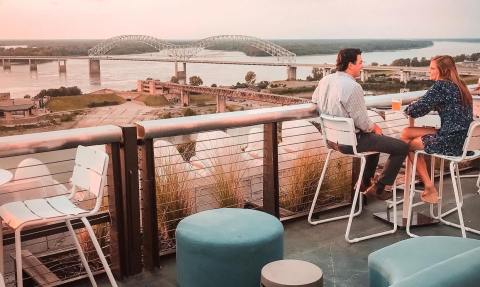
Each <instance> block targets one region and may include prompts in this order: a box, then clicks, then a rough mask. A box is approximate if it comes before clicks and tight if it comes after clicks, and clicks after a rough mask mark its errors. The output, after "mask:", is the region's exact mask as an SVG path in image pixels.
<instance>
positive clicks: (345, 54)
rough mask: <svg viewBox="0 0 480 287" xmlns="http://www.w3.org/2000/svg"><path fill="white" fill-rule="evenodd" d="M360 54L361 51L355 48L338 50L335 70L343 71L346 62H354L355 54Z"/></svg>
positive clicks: (346, 66) (345, 67) (346, 65)
mask: <svg viewBox="0 0 480 287" xmlns="http://www.w3.org/2000/svg"><path fill="white" fill-rule="evenodd" d="M361 54H362V51H361V50H360V49H355V48H347V49H342V50H340V51H339V52H338V55H337V71H342V72H343V71H345V70H346V69H347V68H348V63H352V64H355V62H356V61H357V56H358V55H361Z"/></svg>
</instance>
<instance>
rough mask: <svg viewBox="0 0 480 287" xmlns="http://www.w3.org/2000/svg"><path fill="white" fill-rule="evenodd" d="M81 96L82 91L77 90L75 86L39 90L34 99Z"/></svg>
mask: <svg viewBox="0 0 480 287" xmlns="http://www.w3.org/2000/svg"><path fill="white" fill-rule="evenodd" d="M81 94H82V90H80V88H78V87H77V86H73V87H60V88H58V89H48V90H45V89H43V90H41V91H40V93H38V94H37V95H36V96H35V98H36V99H42V98H46V97H51V98H54V97H65V96H78V95H81Z"/></svg>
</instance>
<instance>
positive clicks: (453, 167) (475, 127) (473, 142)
mask: <svg viewBox="0 0 480 287" xmlns="http://www.w3.org/2000/svg"><path fill="white" fill-rule="evenodd" d="M469 152H471V154H470V153H469ZM421 154H422V155H430V156H431V157H432V159H433V158H439V159H440V160H441V162H440V183H439V190H438V191H439V202H438V214H437V216H435V218H438V219H439V220H440V221H441V222H442V223H444V224H446V225H449V226H453V227H456V228H459V229H460V230H461V232H462V236H463V237H466V231H469V232H472V233H476V234H480V231H479V230H476V229H473V228H470V227H465V224H464V221H463V214H462V205H463V194H462V186H461V182H460V181H461V177H462V176H460V173H459V170H458V165H459V163H461V162H465V161H471V160H475V159H477V158H480V122H479V121H474V122H472V123H471V124H470V128H469V130H468V135H467V138H466V139H465V143H464V145H463V152H462V154H461V155H460V156H447V155H442V154H427V153H426V152H425V151H424V150H418V151H416V152H415V156H414V159H413V166H412V180H411V182H410V198H409V200H410V204H409V210H408V219H407V227H406V231H407V234H408V235H409V236H410V237H418V235H416V234H414V233H412V232H411V231H410V224H411V217H412V209H413V206H412V204H413V199H414V196H415V193H416V192H422V190H415V172H416V170H415V169H416V165H417V159H418V156H419V155H421ZM445 160H448V161H450V177H451V179H452V186H453V193H454V196H455V203H456V207H454V208H452V209H450V210H448V211H446V212H443V213H442V197H443V176H444V168H443V167H444V163H445ZM477 184H478V180H477ZM417 205H418V204H415V206H417ZM455 211H457V212H458V218H459V223H460V224H456V223H453V222H450V221H448V220H446V219H445V218H444V217H445V216H447V215H449V214H451V213H453V212H455ZM431 212H432V211H431Z"/></svg>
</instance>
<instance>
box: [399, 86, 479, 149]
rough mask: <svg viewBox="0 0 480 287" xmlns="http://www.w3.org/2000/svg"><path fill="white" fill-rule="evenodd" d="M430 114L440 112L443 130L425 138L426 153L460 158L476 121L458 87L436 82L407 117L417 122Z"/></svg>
mask: <svg viewBox="0 0 480 287" xmlns="http://www.w3.org/2000/svg"><path fill="white" fill-rule="evenodd" d="M430 111H437V112H438V114H439V115H440V119H441V127H440V129H439V130H438V131H437V133H436V134H429V135H424V136H423V137H422V142H423V145H424V147H425V152H427V153H438V154H444V155H450V156H459V155H461V154H462V149H463V143H464V141H465V139H466V137H467V133H468V128H469V126H470V123H471V122H472V121H473V111H472V107H471V106H464V105H463V104H462V100H461V93H460V89H459V88H458V87H457V85H456V84H454V83H453V82H450V81H446V80H438V81H436V82H435V83H434V84H433V86H432V87H431V88H430V89H429V90H428V91H427V93H426V94H425V95H423V96H422V97H420V99H419V100H418V101H416V102H414V103H411V104H410V105H409V106H408V107H407V109H406V110H405V113H406V114H407V115H409V116H411V117H412V118H418V117H421V116H424V115H426V114H428V113H429V112H430Z"/></svg>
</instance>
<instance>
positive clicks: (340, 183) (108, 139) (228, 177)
mask: <svg viewBox="0 0 480 287" xmlns="http://www.w3.org/2000/svg"><path fill="white" fill-rule="evenodd" d="M419 96H421V93H419V92H417V93H413V94H410V95H408V97H406V99H404V101H408V100H411V99H413V98H415V97H419ZM381 101H384V102H381ZM381 101H379V100H378V99H376V100H375V101H373V100H370V99H369V98H366V104H367V106H369V107H370V108H372V111H369V115H370V117H371V119H372V120H373V121H374V122H376V123H378V124H379V125H380V126H381V127H382V129H383V132H384V134H385V135H389V136H398V135H399V133H400V132H401V130H402V129H403V128H404V127H406V126H407V124H408V123H407V119H406V118H405V117H404V116H403V115H402V114H401V113H398V112H392V111H389V110H376V109H375V107H376V106H383V105H385V103H387V102H386V101H387V100H385V99H381ZM389 101H391V98H390V100H389ZM317 117H318V112H317V106H316V105H315V104H312V103H310V104H299V105H292V106H282V107H273V108H262V109H255V110H248V111H237V112H229V113H219V114H211V115H199V116H192V117H181V118H171V119H160V120H149V121H141V122H137V123H136V125H128V126H123V127H119V126H114V125H109V126H99V127H94V128H83V129H70V130H66V131H54V132H46V133H37V134H31V135H19V136H11V137H2V138H0V167H1V168H3V169H7V170H9V171H10V172H12V173H13V174H14V178H13V180H12V181H11V182H9V183H7V184H5V185H3V186H0V191H1V192H0V204H3V203H5V202H8V201H12V200H16V199H15V198H17V197H22V198H25V197H27V198H28V196H30V194H36V195H38V193H42V194H43V195H44V196H51V195H55V194H65V193H67V192H68V187H69V178H70V176H71V173H72V166H73V159H74V150H73V149H74V148H76V147H77V146H78V145H80V144H82V145H89V146H92V145H100V146H102V147H104V148H105V150H106V151H107V153H108V154H109V155H110V164H109V170H108V173H107V182H108V183H107V187H106V191H105V193H104V195H105V196H104V199H103V203H102V212H101V213H100V214H99V215H98V216H95V217H92V218H90V221H91V223H92V225H94V228H95V229H96V230H95V232H96V234H97V238H98V239H99V241H100V242H101V245H102V248H103V249H104V252H105V255H106V256H107V259H108V260H109V262H110V265H111V266H112V270H113V271H114V274H115V275H116V276H117V277H118V279H121V278H124V277H128V276H131V275H134V274H137V273H140V272H142V270H143V268H145V269H146V270H153V269H154V268H155V267H158V266H159V262H160V257H161V256H162V255H165V254H169V253H172V252H175V229H176V226H177V224H178V223H179V221H180V220H181V219H183V218H184V217H186V216H188V215H190V214H193V213H197V212H201V211H203V210H208V209H213V208H220V207H240V208H252V209H259V210H263V211H265V212H268V213H270V214H273V215H274V216H277V217H278V218H280V219H281V220H283V221H285V220H290V219H294V218H299V217H303V216H305V215H306V214H307V213H308V209H309V208H310V205H311V203H312V199H313V195H314V193H315V189H316V187H317V184H318V178H319V177H320V173H321V171H322V169H323V163H324V161H325V157H326V153H327V150H326V148H325V146H324V145H323V137H322V133H321V131H320V128H319V125H318V123H317V122H316V118H317ZM25 158H35V159H37V160H36V161H35V160H30V161H27V162H25V163H23V164H20V163H21V162H22V160H23V159H25ZM385 160H386V157H385V156H382V157H381V158H380V164H383V163H384V162H385ZM358 167H359V164H358V162H356V161H355V160H352V159H351V158H349V157H344V156H342V155H341V154H339V153H334V155H333V156H332V163H331V164H330V167H329V169H328V170H327V173H326V180H325V181H324V184H323V185H322V191H321V193H320V197H319V199H318V201H317V205H316V207H315V211H316V212H325V211H327V210H330V209H333V208H337V207H342V206H346V205H349V204H351V200H352V187H353V184H354V182H352V178H355V177H356V176H355V175H356V174H357V173H358V170H359V168H358ZM17 173H18V176H17ZM78 204H83V205H85V206H87V207H88V205H89V204H92V200H91V199H90V198H83V199H81V200H79V203H78ZM74 225H75V229H76V231H77V238H80V241H81V242H82V245H83V246H84V247H85V249H84V250H85V252H86V254H87V257H88V259H89V262H90V264H91V267H92V269H93V270H96V271H95V272H97V273H101V272H102V270H101V265H100V264H99V262H98V257H97V256H96V254H95V252H93V249H91V248H90V247H89V246H88V245H89V243H88V241H87V240H85V241H84V240H83V239H82V237H85V232H84V231H83V226H82V225H81V224H80V223H79V222H76V223H75V224H74ZM4 231H5V236H4V244H5V251H6V252H5V253H4V254H5V259H6V261H7V264H6V267H7V270H6V272H7V273H6V277H7V281H8V282H9V283H10V284H12V283H13V282H14V281H15V279H14V276H13V274H14V273H13V272H14V270H13V268H14V265H13V261H12V259H11V256H10V255H9V254H10V253H12V251H13V249H12V248H13V244H12V243H13V235H12V234H11V233H9V231H8V230H7V229H5V230H4ZM66 231H67V229H66V227H65V225H64V224H52V225H48V226H45V227H42V228H37V227H36V228H31V229H28V230H25V232H24V233H23V235H22V236H23V241H24V242H25V244H24V246H23V249H25V250H27V251H28V252H30V253H29V254H26V255H25V257H26V258H29V259H31V260H26V261H28V262H34V263H29V264H30V265H28V266H26V267H25V268H26V269H28V268H33V269H39V270H36V271H35V272H37V273H35V274H40V275H41V274H45V276H44V277H47V279H49V280H50V281H48V282H50V283H46V282H47V281H45V282H43V284H46V285H48V284H57V283H55V282H57V281H58V282H69V280H73V279H72V278H70V277H74V276H73V275H71V274H77V275H78V274H81V273H82V272H83V271H82V268H81V264H79V263H80V261H79V260H78V256H76V254H75V253H72V252H71V251H72V248H71V247H72V245H71V241H68V240H66V239H65V238H66V236H65V234H64V232H66ZM55 253H59V254H60V255H58V256H61V258H62V260H63V261H59V260H58V259H56V257H55V256H54V254H55ZM74 254H75V255H74ZM62 262H64V263H62ZM32 266H33V267H32ZM41 266H43V267H41ZM29 272H31V273H29ZM29 272H26V273H27V274H33V273H32V272H33V271H29ZM42 272H43V273H42ZM55 272H60V273H62V272H63V274H70V275H67V276H66V277H65V276H64V277H61V276H60V277H59V275H55V276H56V278H58V279H55V277H54V276H51V274H50V273H55ZM55 274H56V273H55ZM62 276H63V275H62ZM69 276H70V277H69ZM52 278H53V279H52ZM31 279H32V276H31V275H29V276H26V277H25V280H31ZM51 282H54V283H51ZM40 285H42V284H40Z"/></svg>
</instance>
